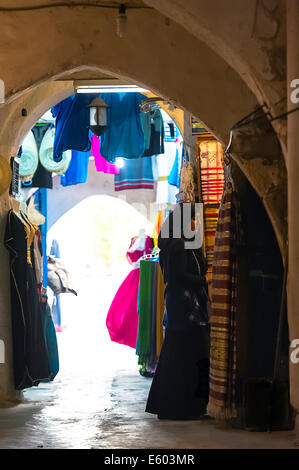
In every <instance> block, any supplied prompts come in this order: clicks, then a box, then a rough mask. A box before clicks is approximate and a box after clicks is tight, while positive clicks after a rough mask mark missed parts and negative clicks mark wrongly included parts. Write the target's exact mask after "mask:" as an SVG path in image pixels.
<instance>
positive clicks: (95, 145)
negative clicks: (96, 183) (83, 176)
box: [91, 134, 120, 175]
mask: <svg viewBox="0 0 299 470" xmlns="http://www.w3.org/2000/svg"><path fill="white" fill-rule="evenodd" d="M100 146H101V139H100V138H99V137H97V136H96V135H94V134H93V135H92V138H91V155H92V156H93V157H94V163H95V166H96V169H97V171H102V172H103V173H106V174H110V175H118V174H119V172H120V169H119V168H118V167H117V166H116V165H113V164H112V163H109V162H108V161H107V160H106V159H105V158H104V157H103V156H102V155H101V150H100Z"/></svg>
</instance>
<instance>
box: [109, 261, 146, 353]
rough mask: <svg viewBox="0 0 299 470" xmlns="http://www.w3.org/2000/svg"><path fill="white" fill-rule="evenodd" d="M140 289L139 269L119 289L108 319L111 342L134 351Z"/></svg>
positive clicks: (129, 275) (131, 273) (130, 274)
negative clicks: (123, 345)
mask: <svg viewBox="0 0 299 470" xmlns="http://www.w3.org/2000/svg"><path fill="white" fill-rule="evenodd" d="M138 288H139V268H137V269H133V270H132V271H131V272H130V273H129V274H128V276H127V277H126V279H125V280H124V282H123V283H122V284H121V286H120V287H119V289H118V291H117V293H116V295H115V297H114V299H113V301H112V304H111V306H110V308H109V311H108V315H107V319H106V326H107V329H108V331H109V335H110V338H111V341H115V342H116V343H120V344H125V345H127V346H130V347H131V348H134V349H135V348H136V340H137V331H138V311H137V303H138Z"/></svg>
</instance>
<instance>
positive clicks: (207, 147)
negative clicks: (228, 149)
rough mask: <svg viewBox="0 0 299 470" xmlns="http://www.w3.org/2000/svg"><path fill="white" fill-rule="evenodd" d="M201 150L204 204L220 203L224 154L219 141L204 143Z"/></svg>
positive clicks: (201, 144)
mask: <svg viewBox="0 0 299 470" xmlns="http://www.w3.org/2000/svg"><path fill="white" fill-rule="evenodd" d="M199 148H200V167H201V168H200V173H201V192H202V198H203V202H204V203H207V204H209V203H214V204H215V203H220V201H221V197H222V191H223V184H224V170H223V152H222V147H221V144H220V143H219V142H217V141H204V142H201V143H200V144H199Z"/></svg>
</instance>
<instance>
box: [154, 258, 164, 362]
mask: <svg viewBox="0 0 299 470" xmlns="http://www.w3.org/2000/svg"><path fill="white" fill-rule="evenodd" d="M164 293H165V284H164V280H163V274H162V270H161V267H160V264H159V263H157V314H156V317H157V323H156V327H157V331H156V355H157V358H158V357H159V356H160V353H161V349H162V344H163V340H164V337H163V326H162V324H163V316H164Z"/></svg>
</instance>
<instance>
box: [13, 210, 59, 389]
mask: <svg viewBox="0 0 299 470" xmlns="http://www.w3.org/2000/svg"><path fill="white" fill-rule="evenodd" d="M36 229H37V227H35V226H34V225H33V224H31V223H30V221H29V219H28V218H27V217H26V215H25V214H23V213H21V212H20V214H19V215H18V216H17V215H16V214H15V213H14V212H13V211H12V210H10V211H9V212H8V216H7V223H6V230H5V239H4V244H5V247H6V248H7V250H8V251H9V255H10V275H11V282H10V289H11V319H12V339H13V365H14V384H15V388H16V389H17V390H22V389H25V388H29V387H32V386H36V385H38V384H39V382H40V381H41V380H45V379H48V378H49V377H50V367H49V358H48V353H47V348H46V344H45V338H44V333H43V325H42V320H41V316H40V305H39V298H38V287H37V280H36V277H35V272H34V268H33V266H34V250H33V241H34V237H35V233H36Z"/></svg>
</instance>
